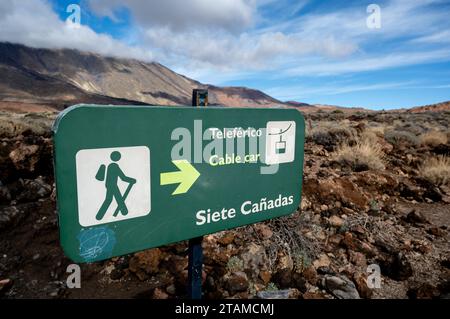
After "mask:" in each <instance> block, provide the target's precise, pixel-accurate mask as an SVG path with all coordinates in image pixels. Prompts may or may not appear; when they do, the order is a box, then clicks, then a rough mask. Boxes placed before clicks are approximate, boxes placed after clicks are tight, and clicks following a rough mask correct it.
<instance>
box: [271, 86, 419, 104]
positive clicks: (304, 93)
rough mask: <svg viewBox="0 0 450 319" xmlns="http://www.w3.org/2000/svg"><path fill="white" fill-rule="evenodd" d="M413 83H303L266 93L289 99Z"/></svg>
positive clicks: (402, 87) (383, 88)
mask: <svg viewBox="0 0 450 319" xmlns="http://www.w3.org/2000/svg"><path fill="white" fill-rule="evenodd" d="M413 84H415V82H414V81H405V82H388V83H375V84H360V85H357V84H350V85H349V84H345V83H338V84H335V85H328V86H321V87H309V86H305V85H301V86H285V87H274V88H271V89H269V90H267V91H266V93H268V94H269V95H272V96H273V97H275V98H278V99H281V100H289V99H295V98H299V99H305V98H309V97H316V96H323V95H338V94H345V93H352V92H362V91H377V90H390V89H396V90H398V89H406V88H411V85H413Z"/></svg>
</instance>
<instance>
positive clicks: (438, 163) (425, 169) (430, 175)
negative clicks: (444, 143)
mask: <svg viewBox="0 0 450 319" xmlns="http://www.w3.org/2000/svg"><path fill="white" fill-rule="evenodd" d="M419 175H420V176H421V177H422V178H424V179H426V180H427V181H429V182H430V183H433V184H435V185H443V184H449V183H450V157H448V156H437V157H431V158H428V159H426V160H425V161H424V162H423V163H422V165H420V167H419Z"/></svg>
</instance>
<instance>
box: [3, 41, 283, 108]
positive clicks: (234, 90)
mask: <svg viewBox="0 0 450 319" xmlns="http://www.w3.org/2000/svg"><path fill="white" fill-rule="evenodd" d="M194 88H208V89H209V91H210V103H211V104H221V105H227V106H273V105H280V104H283V103H282V102H280V101H278V100H276V99H274V98H272V97H270V96H268V95H266V94H264V93H262V92H260V91H257V90H252V89H248V88H241V87H215V86H209V85H204V84H201V83H199V82H197V81H195V80H192V79H189V78H187V77H185V76H182V75H180V74H177V73H175V72H173V71H171V70H170V69H168V68H166V67H165V66H163V65H161V64H159V63H144V62H141V61H136V60H130V59H118V58H112V57H103V56H100V55H97V54H92V53H87V52H80V51H76V50H68V49H64V50H48V49H33V48H29V47H25V46H22V45H16V44H10V43H0V101H3V102H25V103H31V104H48V105H54V106H56V107H57V108H62V107H64V106H66V105H70V104H75V103H85V102H90V103H102V104H109V103H110V104H130V103H133V104H136V102H139V103H144V104H153V105H189V104H190V103H191V95H192V89H194Z"/></svg>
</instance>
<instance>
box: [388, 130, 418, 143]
mask: <svg viewBox="0 0 450 319" xmlns="http://www.w3.org/2000/svg"><path fill="white" fill-rule="evenodd" d="M384 138H385V139H386V141H388V142H389V143H391V144H393V145H400V144H405V145H408V146H409V145H419V138H418V137H417V136H416V135H414V134H413V133H411V132H407V131H397V130H392V131H387V132H386V133H385V134H384Z"/></svg>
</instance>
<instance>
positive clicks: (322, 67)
mask: <svg viewBox="0 0 450 319" xmlns="http://www.w3.org/2000/svg"><path fill="white" fill-rule="evenodd" d="M442 61H450V48H448V49H442V50H434V51H424V52H393V53H390V54H386V55H383V56H376V57H372V56H369V57H355V58H352V59H348V60H347V61H343V62H330V63H327V62H317V63H314V64H309V65H303V66H300V67H296V68H290V69H287V70H285V72H284V74H285V75H286V74H289V75H291V76H294V75H309V76H326V75H339V74H347V73H357V72H367V71H376V70H382V69H390V68H394V67H401V66H408V65H415V64H426V63H431V62H442Z"/></svg>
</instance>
